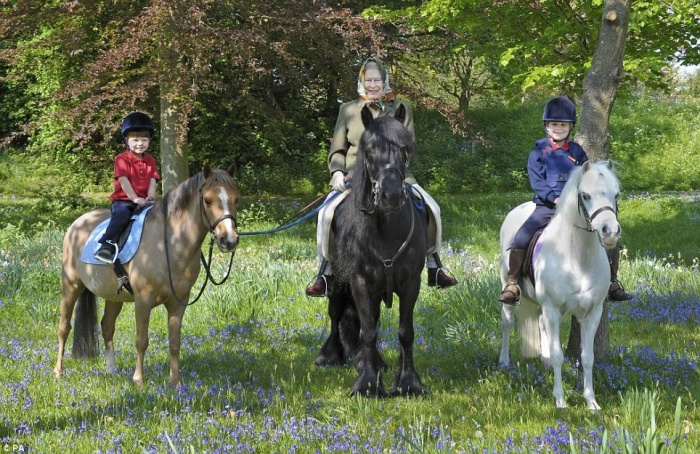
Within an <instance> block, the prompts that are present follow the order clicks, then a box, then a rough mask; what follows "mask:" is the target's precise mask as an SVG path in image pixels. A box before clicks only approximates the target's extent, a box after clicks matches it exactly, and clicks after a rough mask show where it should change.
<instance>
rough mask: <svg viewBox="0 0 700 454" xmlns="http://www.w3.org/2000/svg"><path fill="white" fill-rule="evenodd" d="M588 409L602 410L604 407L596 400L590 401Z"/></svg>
mask: <svg viewBox="0 0 700 454" xmlns="http://www.w3.org/2000/svg"><path fill="white" fill-rule="evenodd" d="M588 409H589V410H590V411H593V412H597V411H600V410H602V408H600V405H598V402H596V401H595V400H593V401H591V402H588Z"/></svg>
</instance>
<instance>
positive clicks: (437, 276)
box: [428, 254, 457, 288]
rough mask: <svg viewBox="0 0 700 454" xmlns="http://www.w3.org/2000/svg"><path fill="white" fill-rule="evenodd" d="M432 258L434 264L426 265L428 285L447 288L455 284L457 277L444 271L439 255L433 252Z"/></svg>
mask: <svg viewBox="0 0 700 454" xmlns="http://www.w3.org/2000/svg"><path fill="white" fill-rule="evenodd" d="M433 258H434V259H435V265H436V266H435V267H432V266H428V287H437V288H447V287H453V286H455V285H457V279H455V278H454V277H452V276H450V275H448V274H447V273H446V272H445V268H444V267H443V266H442V262H441V261H440V256H439V255H437V254H433Z"/></svg>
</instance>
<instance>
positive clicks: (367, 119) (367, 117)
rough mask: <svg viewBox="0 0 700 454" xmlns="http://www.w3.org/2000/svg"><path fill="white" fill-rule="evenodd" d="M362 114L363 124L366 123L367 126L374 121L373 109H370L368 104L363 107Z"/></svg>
mask: <svg viewBox="0 0 700 454" xmlns="http://www.w3.org/2000/svg"><path fill="white" fill-rule="evenodd" d="M360 116H361V117H362V124H363V125H365V128H366V127H367V126H369V124H370V123H372V122H373V121H374V117H373V116H372V111H371V110H369V107H367V106H365V107H363V108H362V111H361V112H360Z"/></svg>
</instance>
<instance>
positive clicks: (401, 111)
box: [394, 104, 406, 123]
mask: <svg viewBox="0 0 700 454" xmlns="http://www.w3.org/2000/svg"><path fill="white" fill-rule="evenodd" d="M394 118H396V119H397V120H399V121H400V122H401V123H403V122H404V120H405V119H406V106H404V105H403V104H399V108H398V109H396V113H395V114H394Z"/></svg>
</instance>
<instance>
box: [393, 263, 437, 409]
mask: <svg viewBox="0 0 700 454" xmlns="http://www.w3.org/2000/svg"><path fill="white" fill-rule="evenodd" d="M419 279H420V277H417V278H416V279H415V281H414V282H411V284H410V285H411V286H412V287H414V288H411V289H408V291H407V292H406V294H404V297H402V298H401V304H400V306H399V344H400V346H401V351H400V353H399V364H398V368H397V370H396V375H395V376H394V390H393V392H392V394H399V395H403V396H420V395H425V394H428V393H429V391H428V389H427V388H425V387H424V386H423V383H421V381H420V377H419V376H418V372H416V369H415V366H414V364H413V340H414V336H415V331H414V329H413V310H414V308H415V304H416V300H417V299H418V292H419V291H420V280H419ZM414 284H415V285H414Z"/></svg>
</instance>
